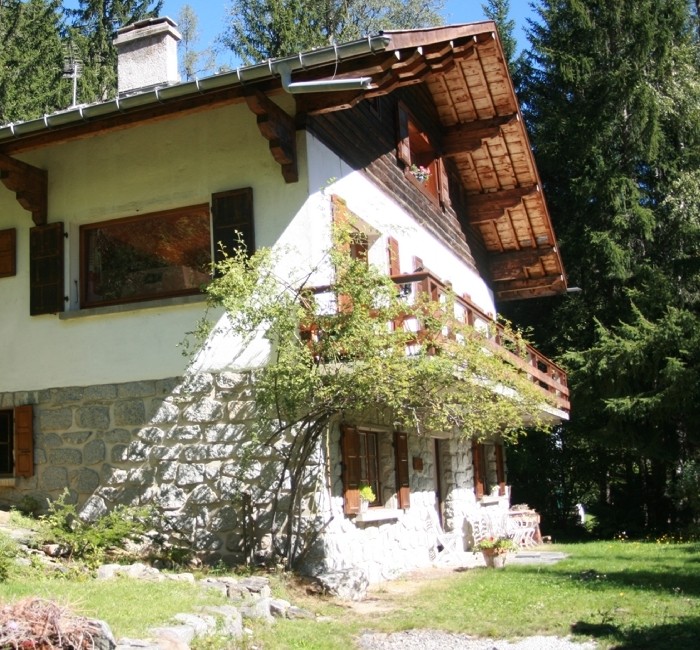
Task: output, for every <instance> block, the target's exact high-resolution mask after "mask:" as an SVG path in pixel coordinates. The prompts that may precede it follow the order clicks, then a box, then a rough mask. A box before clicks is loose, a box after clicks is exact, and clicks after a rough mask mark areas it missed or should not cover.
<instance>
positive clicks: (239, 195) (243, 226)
mask: <svg viewBox="0 0 700 650" xmlns="http://www.w3.org/2000/svg"><path fill="white" fill-rule="evenodd" d="M211 212H212V224H213V232H214V261H216V262H221V260H222V259H223V255H222V253H221V246H220V244H222V245H223V246H224V248H225V250H226V251H227V252H228V254H229V255H230V254H231V251H233V250H235V249H236V248H237V247H238V245H239V237H240V238H241V239H242V240H243V243H244V244H245V247H246V251H247V252H248V255H252V254H253V253H254V252H255V225H254V223H253V188H252V187H244V188H241V189H239V190H229V191H228V192H217V193H216V194H212V197H211ZM238 233H240V235H239V234H238Z"/></svg>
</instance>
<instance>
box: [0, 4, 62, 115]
mask: <svg viewBox="0 0 700 650" xmlns="http://www.w3.org/2000/svg"><path fill="white" fill-rule="evenodd" d="M60 7H61V3H60V1H59V0H26V1H25V2H20V1H19V0H14V1H12V0H11V1H9V2H3V3H0V43H2V46H1V47H0V124H5V123H7V122H12V121H19V120H26V119H30V118H34V117H40V116H41V115H43V114H45V113H51V112H53V111H55V110H56V109H59V108H63V107H65V106H66V105H67V103H68V92H67V88H68V85H67V83H66V82H63V81H62V80H61V76H62V74H63V49H62V44H61V39H60V36H59V34H60V29H61V13H60Z"/></svg>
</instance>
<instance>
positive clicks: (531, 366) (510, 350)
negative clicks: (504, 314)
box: [391, 271, 571, 413]
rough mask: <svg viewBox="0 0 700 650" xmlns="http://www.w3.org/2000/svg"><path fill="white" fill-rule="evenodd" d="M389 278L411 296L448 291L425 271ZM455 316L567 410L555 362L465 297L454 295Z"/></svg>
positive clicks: (565, 391) (436, 297)
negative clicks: (517, 338)
mask: <svg viewBox="0 0 700 650" xmlns="http://www.w3.org/2000/svg"><path fill="white" fill-rule="evenodd" d="M391 279H392V280H393V281H394V282H396V284H398V285H399V286H400V287H401V291H402V293H403V294H404V295H406V296H407V297H408V296H411V295H413V296H415V295H417V294H418V293H420V292H428V294H429V296H430V297H431V299H433V300H435V301H437V302H440V301H442V300H444V299H445V298H446V297H447V295H448V294H449V293H451V291H450V287H449V285H447V284H445V283H444V282H442V281H441V280H439V279H438V278H436V277H435V276H434V275H432V274H431V273H430V272H429V271H421V272H418V273H408V274H403V275H392V276H391ZM453 298H454V302H455V317H456V318H457V319H458V320H459V321H460V322H463V323H468V324H469V325H471V326H472V327H475V328H476V329H478V330H479V331H480V332H482V333H483V334H484V336H485V340H486V341H487V342H488V344H489V345H490V346H491V347H493V348H494V349H498V350H499V352H500V353H501V354H502V355H504V356H505V358H506V359H508V360H509V361H510V362H511V363H512V364H513V365H514V366H515V367H516V368H519V369H520V370H522V371H523V372H525V373H526V374H527V376H528V377H529V379H530V381H532V382H533V383H535V384H537V386H538V387H539V388H540V389H541V390H542V391H543V392H544V393H547V395H548V396H549V398H550V400H553V402H554V404H555V406H556V408H558V409H561V410H562V411H565V412H566V413H568V412H569V410H570V408H571V404H570V402H569V387H568V385H567V379H566V372H565V371H564V370H563V369H562V368H561V367H559V366H558V365H557V364H556V363H554V362H553V361H551V360H550V359H548V358H547V357H545V356H544V355H543V354H542V353H541V352H539V351H538V350H537V349H536V348H534V347H533V346H532V345H529V344H524V343H523V342H522V340H515V339H514V338H513V337H512V336H510V335H509V334H508V332H507V329H506V328H505V327H504V326H503V325H502V324H500V323H498V322H497V321H496V320H495V319H494V317H493V316H492V315H489V314H486V313H485V312H483V311H481V309H479V307H477V306H476V305H475V304H474V303H473V302H472V301H471V300H469V299H468V298H467V297H462V296H457V295H454V297H453Z"/></svg>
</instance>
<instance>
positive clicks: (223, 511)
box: [0, 373, 479, 582]
mask: <svg viewBox="0 0 700 650" xmlns="http://www.w3.org/2000/svg"><path fill="white" fill-rule="evenodd" d="M24 404H32V405H33V407H34V441H35V452H34V456H35V466H34V469H35V472H34V476H33V477H32V478H29V479H23V478H16V479H15V480H14V483H15V485H14V487H12V486H8V485H3V486H2V487H0V503H5V504H7V505H20V504H22V501H23V500H24V501H25V503H24V505H27V500H34V502H35V503H36V505H37V506H38V507H39V508H40V509H45V508H46V505H47V500H53V499H56V498H57V497H59V496H60V495H61V494H62V493H63V491H64V490H66V489H68V491H69V498H70V501H71V502H74V503H77V504H78V505H79V506H80V507H81V508H82V512H83V514H84V516H86V517H88V518H90V517H97V516H99V515H101V514H104V513H106V512H107V511H109V510H110V509H111V508H113V507H114V506H116V505H117V504H128V505H151V506H154V507H155V508H156V509H157V511H158V512H159V514H160V516H161V526H162V533H163V535H164V537H165V538H166V539H168V540H169V541H170V542H171V543H176V544H182V545H184V546H187V547H188V548H191V549H192V550H193V551H194V552H195V553H196V554H198V555H199V556H201V557H203V558H204V559H206V560H208V561H218V560H224V561H226V562H230V563H240V562H243V561H245V560H247V559H250V558H252V557H254V556H255V555H256V554H259V555H263V556H264V555H265V554H266V553H267V554H268V555H269V551H270V535H269V533H270V510H271V506H270V503H271V495H270V494H269V487H270V486H271V485H273V484H274V483H275V481H276V480H277V479H279V476H280V464H279V457H278V456H276V455H275V453H276V452H275V449H274V448H268V447H265V446H263V445H258V444H256V443H254V442H253V440H254V437H253V425H254V422H255V415H256V408H255V401H254V393H253V387H252V385H251V381H250V377H249V375H248V374H245V373H221V374H216V375H213V374H198V375H193V376H190V377H187V378H185V379H178V378H168V379H162V380H147V381H139V382H130V383H123V384H105V385H99V386H85V387H69V388H56V389H49V390H40V391H28V392H18V393H5V394H0V408H2V409H9V408H13V407H16V406H20V405H24ZM375 420H378V418H375ZM379 426H384V428H385V429H388V428H389V427H388V426H387V423H385V422H384V423H380V424H379ZM339 441H340V434H339V431H338V429H337V427H336V428H333V430H332V431H331V432H330V434H329V438H328V440H327V441H324V442H322V444H321V448H320V449H319V450H318V453H317V454H316V456H315V458H314V459H313V464H314V466H313V467H311V468H309V472H308V477H309V483H308V485H307V493H306V495H305V497H304V499H303V500H302V504H303V509H302V512H301V513H300V515H299V517H300V518H299V519H298V524H299V525H298V530H300V531H301V533H302V536H303V537H304V539H306V540H307V541H308V540H314V541H313V544H310V546H309V553H308V554H306V556H305V557H304V567H305V568H306V570H307V571H308V572H310V573H314V574H319V573H324V572H329V571H330V572H333V571H343V570H349V569H351V568H358V567H359V568H360V569H361V570H363V571H364V572H365V574H366V575H367V576H368V578H369V580H370V582H376V581H380V580H383V579H387V578H389V577H391V576H393V575H396V574H398V573H400V572H402V571H405V570H408V569H411V568H415V567H420V566H426V565H428V564H430V563H431V562H432V561H433V560H434V559H435V557H434V555H435V552H436V551H435V549H436V548H437V545H436V540H435V538H434V533H433V532H432V531H434V530H435V525H436V524H437V520H436V519H435V513H436V510H435V508H436V503H435V490H436V474H437V465H436V463H435V459H434V449H435V447H434V441H433V440H432V438H430V437H422V436H416V435H412V436H409V456H410V457H411V458H414V459H419V460H420V462H419V463H417V464H416V467H413V468H412V469H411V474H410V485H411V507H410V508H409V509H406V510H401V509H398V506H397V502H396V496H395V494H394V493H395V490H396V486H395V482H394V481H395V473H394V472H395V470H394V466H393V456H392V455H393V451H392V448H391V445H390V438H389V437H387V439H386V440H385V441H384V442H382V443H381V445H380V451H381V454H382V455H384V456H385V457H386V459H387V463H386V474H385V476H384V478H383V480H382V485H383V490H384V494H383V499H382V501H383V506H384V507H383V508H382V509H379V510H375V512H374V514H375V515H376V519H374V520H363V518H362V517H355V516H349V517H348V516H346V515H345V514H344V513H343V486H342V459H341V458H340V453H339V451H340V444H339ZM440 448H441V449H442V451H441V459H440V466H441V469H442V475H443V479H442V481H443V485H442V488H443V503H444V527H445V529H446V531H447V532H448V533H449V534H451V535H453V536H456V537H458V538H459V539H458V544H457V546H459V547H460V548H462V549H463V548H464V541H463V540H464V539H465V538H466V535H467V524H466V522H467V520H468V518H469V517H470V513H473V511H474V510H475V509H478V507H479V506H478V504H477V503H476V501H475V498H474V492H473V489H472V487H473V470H472V463H471V453H470V449H469V445H468V444H466V443H465V442H464V441H460V440H458V439H448V440H445V441H444V444H443V445H441V447H440ZM318 531H322V534H321V535H318V536H317V535H316V533H317V532H318ZM302 546H303V545H302Z"/></svg>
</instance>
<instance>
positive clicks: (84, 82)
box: [68, 0, 163, 103]
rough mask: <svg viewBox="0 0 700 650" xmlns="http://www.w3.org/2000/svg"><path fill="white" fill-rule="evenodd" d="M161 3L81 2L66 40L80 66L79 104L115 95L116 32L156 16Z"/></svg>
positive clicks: (147, 0) (140, 0)
mask: <svg viewBox="0 0 700 650" xmlns="http://www.w3.org/2000/svg"><path fill="white" fill-rule="evenodd" d="M162 6H163V2H162V0H80V5H79V7H78V8H77V9H74V10H70V11H68V14H69V16H70V18H71V28H70V32H69V38H70V40H71V43H72V45H73V46H74V47H75V48H77V50H78V52H79V55H80V57H81V59H82V63H83V75H82V77H81V79H80V86H79V101H80V102H81V103H89V102H93V101H102V100H105V99H108V98H109V97H114V96H115V95H116V92H117V53H116V50H115V48H114V45H113V43H112V41H113V40H114V38H115V35H116V32H117V30H118V29H121V28H122V27H125V26H127V25H130V24H132V23H135V22H138V21H139V20H144V19H145V18H154V17H156V16H158V15H159V12H160V10H161V8H162Z"/></svg>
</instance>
